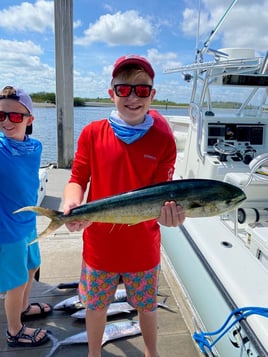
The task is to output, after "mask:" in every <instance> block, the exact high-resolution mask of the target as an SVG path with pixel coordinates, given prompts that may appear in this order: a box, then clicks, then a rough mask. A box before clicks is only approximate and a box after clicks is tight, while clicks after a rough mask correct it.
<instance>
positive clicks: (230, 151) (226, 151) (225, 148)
mask: <svg viewBox="0 0 268 357" xmlns="http://www.w3.org/2000/svg"><path fill="white" fill-rule="evenodd" d="M213 149H214V150H215V151H216V152H218V153H219V154H221V155H235V154H236V153H237V148H236V147H235V146H234V145H233V144H229V143H225V142H224V141H218V142H217V143H215V144H214V145H213Z"/></svg>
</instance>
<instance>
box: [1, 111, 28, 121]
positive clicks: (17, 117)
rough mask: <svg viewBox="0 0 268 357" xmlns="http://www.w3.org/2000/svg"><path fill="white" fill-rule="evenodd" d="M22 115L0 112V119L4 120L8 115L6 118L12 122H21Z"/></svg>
mask: <svg viewBox="0 0 268 357" xmlns="http://www.w3.org/2000/svg"><path fill="white" fill-rule="evenodd" d="M23 116H24V114H21V113H6V112H0V121H4V120H5V119H6V117H8V119H9V120H10V121H11V122H12V123H22V121H23Z"/></svg>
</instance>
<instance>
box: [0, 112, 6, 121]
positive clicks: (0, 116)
mask: <svg viewBox="0 0 268 357" xmlns="http://www.w3.org/2000/svg"><path fill="white" fill-rule="evenodd" d="M5 119H6V113H5V112H0V121H4V120H5Z"/></svg>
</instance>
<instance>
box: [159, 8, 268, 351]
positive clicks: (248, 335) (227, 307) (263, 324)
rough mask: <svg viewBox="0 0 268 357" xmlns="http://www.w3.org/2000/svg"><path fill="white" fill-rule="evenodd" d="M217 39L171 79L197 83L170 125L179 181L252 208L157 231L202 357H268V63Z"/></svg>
mask: <svg viewBox="0 0 268 357" xmlns="http://www.w3.org/2000/svg"><path fill="white" fill-rule="evenodd" d="M226 14H227V13H225V16H226ZM217 29H218V28H217ZM212 34H213V36H214V32H213V31H212V32H211V35H210V37H209V39H208V41H206V42H205V44H204V47H203V48H202V49H201V50H200V51H198V52H197V55H196V61H195V62H194V63H193V64H191V65H186V66H182V67H181V68H175V69H170V70H169V71H168V72H182V73H184V76H185V79H186V80H187V81H189V80H191V81H192V82H193V91H192V97H191V100H190V105H189V116H183V117H179V116H173V117H167V119H168V120H169V123H170V126H171V128H172V130H173V133H174V136H175V138H176V142H177V161H176V171H175V177H174V179H179V178H181V179H188V178H207V179H215V180H220V181H227V182H229V183H231V184H233V185H236V186H239V187H240V188H242V189H243V190H244V191H245V193H246V195H247V199H246V200H245V201H244V202H243V204H242V206H241V207H239V208H238V209H236V210H234V211H232V212H229V213H228V214H225V215H223V216H217V217H210V218H187V219H186V220H185V223H184V224H183V226H180V227H176V228H166V227H161V231H162V246H163V256H164V261H165V262H166V264H168V266H169V268H170V270H171V272H172V279H173V280H175V282H176V283H178V284H179V285H180V287H181V288H182V290H183V292H184V299H183V300H184V301H186V302H187V311H188V312H190V315H191V317H192V320H193V322H190V323H189V327H190V329H191V330H193V331H194V332H196V333H195V334H194V338H195V340H196V342H197V343H198V345H199V348H200V351H201V352H202V353H203V354H204V355H207V356H221V357H245V356H247V357H248V356H250V357H264V356H265V357H267V356H268V113H267V110H266V108H267V102H266V100H267V94H268V55H266V56H265V57H256V56H255V51H254V50H251V49H237V48H230V49H228V48H226V49H221V50H212V49H210V48H209V47H208V45H209V42H210V40H211V39H212V37H213V36H212ZM209 55H212V57H211V58H212V59H211V60H209V61H205V60H204V58H205V57H206V56H209ZM235 91H236V92H235ZM238 91H239V93H238ZM219 93H220V96H221V99H220V100H221V102H219V101H217V99H216V100H215V99H214V96H216V98H217V96H218V95H219ZM237 93H238V94H239V98H241V97H242V95H243V96H244V99H243V102H241V104H239V105H237V102H239V101H240V100H238V99H235V95H236V94H237ZM234 102H236V105H233V107H232V108H229V107H230V103H231V104H232V103H234ZM220 104H222V105H221V106H220ZM228 105H229V107H228ZM232 314H233V315H232ZM228 317H230V318H229V320H227V318H228ZM225 322H226V324H225V325H224V323H225ZM207 332H209V333H208V334H206V333H207Z"/></svg>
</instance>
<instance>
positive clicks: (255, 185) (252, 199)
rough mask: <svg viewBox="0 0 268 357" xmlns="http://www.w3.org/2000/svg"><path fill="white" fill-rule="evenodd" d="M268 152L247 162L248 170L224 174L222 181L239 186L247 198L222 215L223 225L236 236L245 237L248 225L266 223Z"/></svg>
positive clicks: (267, 206) (267, 215)
mask: <svg viewBox="0 0 268 357" xmlns="http://www.w3.org/2000/svg"><path fill="white" fill-rule="evenodd" d="M265 163H267V165H268V153H264V154H261V155H259V156H257V157H256V158H255V159H253V160H252V161H251V162H250V163H249V169H250V172H248V173H245V172H243V173H242V172H241V173H234V172H229V173H228V174H226V176H225V178H224V181H226V182H228V183H231V184H233V185H235V186H238V187H240V188H241V189H242V190H243V191H245V193H246V196H247V199H246V201H245V202H244V203H243V205H242V206H241V207H239V208H237V209H235V210H234V212H232V213H231V214H227V215H222V216H221V219H222V221H223V223H225V225H226V226H227V227H228V228H229V229H231V230H232V231H233V233H234V234H235V235H236V236H237V237H240V238H241V237H242V238H244V239H246V237H247V230H248V227H251V228H253V227H254V226H255V225H256V224H258V225H259V226H260V225H263V224H265V225H267V224H268V222H267V221H268V219H267V217H268V166H265V165H264V164H265Z"/></svg>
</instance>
